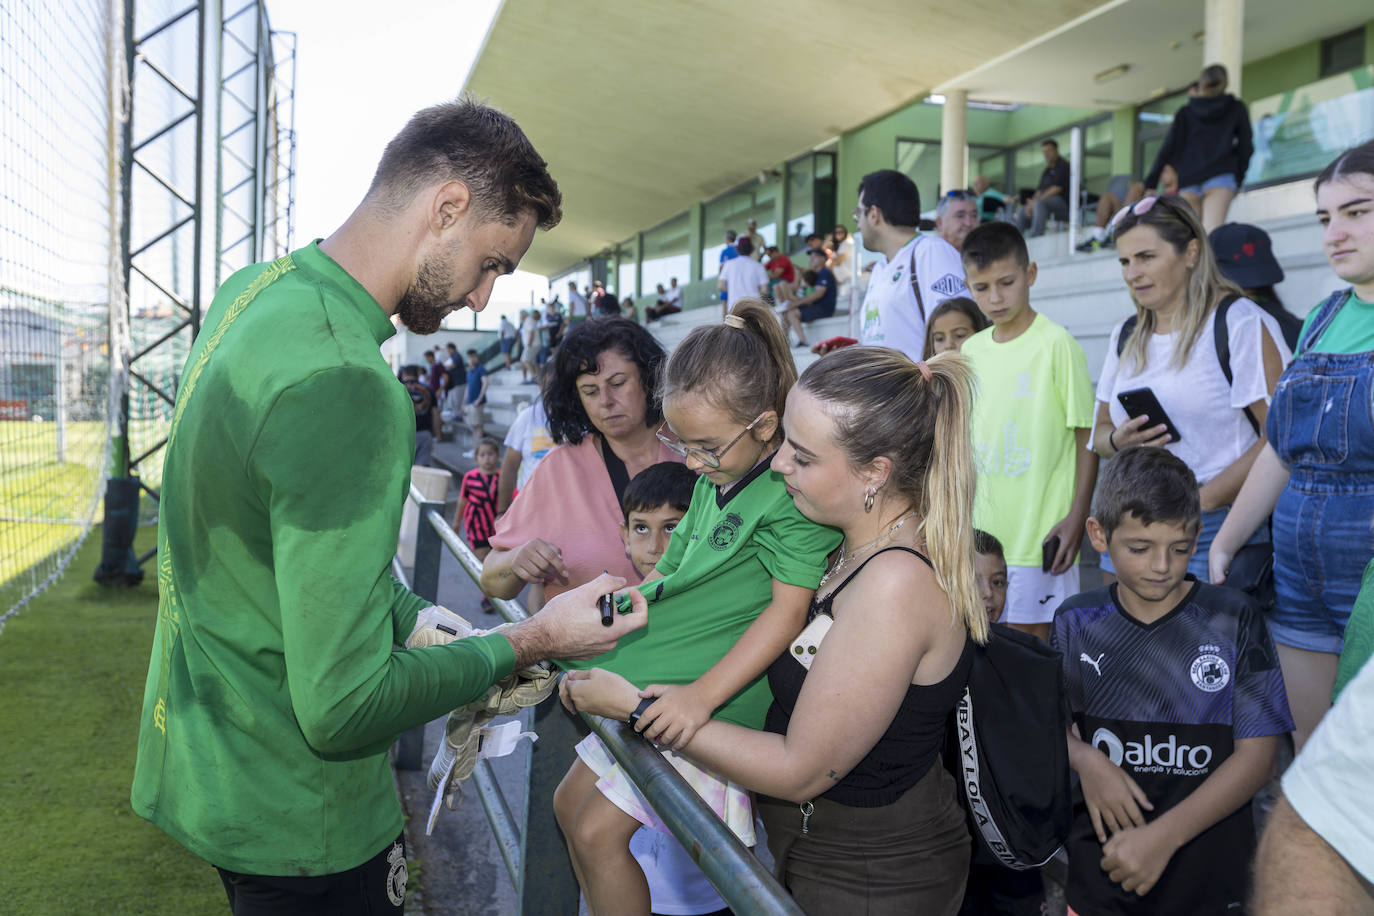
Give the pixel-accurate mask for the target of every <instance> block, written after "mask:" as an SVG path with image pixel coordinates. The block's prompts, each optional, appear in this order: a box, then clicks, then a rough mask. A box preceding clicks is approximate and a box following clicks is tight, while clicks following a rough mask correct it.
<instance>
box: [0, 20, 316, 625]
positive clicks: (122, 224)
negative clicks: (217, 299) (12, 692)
mask: <svg viewBox="0 0 1374 916" xmlns="http://www.w3.org/2000/svg"><path fill="white" fill-rule="evenodd" d="M294 65H295V36H294V35H290V34H288V33H275V32H272V31H271V28H270V26H269V23H268V18H267V12H266V8H265V5H264V3H263V0H227V2H220V0H6V2H5V3H4V4H3V5H0V626H3V624H4V621H5V620H6V619H7V618H8V617H9V616H10V615H11V614H13V613H14V612H15V611H16V610H18V609H19V608H20V607H22V606H23V605H24V604H25V603H26V602H27V601H28V600H29V599H30V598H32V597H33V596H34V595H36V594H37V593H38V592H39V591H41V590H42V588H43V587H44V586H45V585H46V584H47V583H49V582H51V581H52V580H53V579H55V578H56V577H57V576H58V575H60V574H61V573H62V571H63V570H64V569H65V567H66V565H67V563H68V561H69V560H70V558H71V556H72V554H73V553H74V552H75V550H76V548H77V547H78V546H79V545H80V542H81V539H82V538H83V537H84V536H85V534H86V532H87V531H88V530H89V529H90V527H91V524H92V522H93V521H99V520H100V519H101V517H102V510H101V504H102V497H103V495H104V493H105V486H106V484H105V481H106V478H107V477H115V478H127V479H130V480H132V479H135V478H136V479H137V481H138V484H139V485H140V486H141V487H142V489H143V491H144V493H145V494H146V496H145V498H144V499H143V501H142V503H141V505H140V506H139V507H138V511H139V514H140V516H141V517H142V518H143V520H145V521H147V520H150V519H151V518H153V517H155V514H156V501H155V500H156V491H157V489H158V488H159V486H160V483H161V472H162V463H161V462H162V451H161V450H162V445H163V443H164V442H165V438H166V434H167V429H168V427H169V424H170V419H171V413H172V406H173V402H174V400H175V398H176V392H177V389H178V387H179V381H180V373H181V370H182V366H183V364H184V362H185V360H186V355H187V353H188V351H189V348H190V345H191V342H192V340H193V339H194V335H195V334H196V333H197V332H198V331H199V327H200V311H201V308H202V306H203V305H205V304H208V302H209V299H210V296H211V295H212V294H213V292H214V285H215V282H216V281H217V279H218V278H220V277H221V276H227V274H228V273H229V272H231V271H233V270H236V269H238V268H239V267H242V266H245V265H247V264H249V263H252V262H253V261H256V260H259V259H262V258H267V257H274V256H276V255H277V254H279V253H280V252H281V251H284V250H286V249H287V247H288V246H289V244H290V233H291V219H290V217H291V206H292V203H291V198H292V191H293V187H292V184H293V179H294V149H295V138H294V134H293V133H292V130H293V127H294V125H293V121H294V117H293V115H294V93H293V89H292V86H293V84H294ZM126 291H127V294H126ZM112 505H113V503H112ZM102 565H103V564H102Z"/></svg>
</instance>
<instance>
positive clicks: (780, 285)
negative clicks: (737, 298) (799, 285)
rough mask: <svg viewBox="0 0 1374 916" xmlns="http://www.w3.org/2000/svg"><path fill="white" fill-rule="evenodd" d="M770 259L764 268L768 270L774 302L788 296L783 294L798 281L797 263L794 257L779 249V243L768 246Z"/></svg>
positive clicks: (771, 295)
mask: <svg viewBox="0 0 1374 916" xmlns="http://www.w3.org/2000/svg"><path fill="white" fill-rule="evenodd" d="M767 254H768V260H767V261H766V262H764V265H763V269H764V270H766V271H767V272H768V295H769V298H771V299H772V300H773V301H774V302H778V301H781V300H782V299H786V298H788V296H786V295H783V294H782V293H785V292H786V291H788V290H790V289H791V288H792V286H793V285H794V284H795V283H796V282H797V265H795V264H793V263H792V259H791V258H789V257H788V256H787V255H785V254H783V253H782V252H781V251H779V250H778V246H777V245H769V246H768V252H767Z"/></svg>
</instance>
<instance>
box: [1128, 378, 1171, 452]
mask: <svg viewBox="0 0 1374 916" xmlns="http://www.w3.org/2000/svg"><path fill="white" fill-rule="evenodd" d="M1116 399H1117V400H1118V401H1120V402H1121V406H1122V407H1124V408H1126V415H1127V416H1129V417H1133V418H1134V417H1140V416H1146V417H1149V418H1150V419H1149V420H1148V421H1147V422H1146V424H1145V425H1146V426H1158V425H1159V424H1161V423H1163V424H1164V431H1165V432H1166V433H1168V434H1169V441H1170V442H1171V443H1172V442H1178V441H1179V440H1180V439H1182V438H1183V437H1182V436H1180V435H1179V434H1178V427H1177V426H1174V421H1173V420H1170V419H1169V415H1168V414H1167V413H1165V412H1164V407H1163V406H1162V405H1161V404H1160V403H1159V398H1157V397H1155V393H1154V392H1153V391H1151V390H1150V389H1149V388H1132V389H1131V390H1130V391H1123V392H1121V393H1120V394H1118V395H1117V396H1116Z"/></svg>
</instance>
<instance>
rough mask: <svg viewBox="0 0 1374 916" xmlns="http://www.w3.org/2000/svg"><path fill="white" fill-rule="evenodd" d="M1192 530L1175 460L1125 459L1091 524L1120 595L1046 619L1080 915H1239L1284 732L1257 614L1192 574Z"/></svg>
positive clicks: (1140, 452) (1079, 602) (1189, 496)
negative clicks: (1060, 698)
mask: <svg viewBox="0 0 1374 916" xmlns="http://www.w3.org/2000/svg"><path fill="white" fill-rule="evenodd" d="M1200 521H1201V507H1200V505H1199V501H1198V488H1197V481H1196V479H1195V478H1194V477H1193V474H1192V472H1191V471H1189V470H1188V467H1187V466H1186V465H1185V464H1184V463H1183V462H1182V461H1180V460H1179V459H1178V458H1176V457H1174V456H1173V455H1171V454H1170V453H1169V452H1167V451H1165V450H1164V449H1161V448H1132V449H1126V450H1124V451H1122V452H1120V453H1119V454H1118V455H1116V456H1115V457H1114V458H1113V459H1112V460H1111V462H1110V463H1109V464H1108V465H1107V471H1106V473H1105V474H1104V475H1103V476H1102V479H1101V484H1100V488H1099V490H1098V494H1097V501H1096V504H1095V505H1094V508H1093V515H1092V517H1091V518H1089V519H1088V523H1087V530H1088V537H1089V538H1090V539H1091V540H1092V544H1093V547H1095V548H1096V549H1097V550H1098V551H1106V552H1108V553H1110V555H1111V558H1112V563H1113V564H1115V565H1116V569H1117V576H1118V581H1117V584H1115V585H1111V586H1108V587H1106V588H1101V589H1097V590H1095V591H1091V592H1085V593H1083V594H1081V595H1077V596H1075V597H1073V598H1070V599H1069V600H1068V601H1066V602H1064V604H1063V605H1062V606H1061V607H1060V608H1059V610H1058V612H1057V613H1056V614H1055V618H1054V626H1053V630H1052V633H1051V641H1052V644H1053V645H1054V646H1055V647H1056V648H1058V649H1059V651H1060V652H1061V653H1063V659H1064V661H1063V664H1064V685H1065V694H1066V699H1067V701H1068V704H1069V715H1070V719H1071V725H1070V727H1069V735H1068V742H1069V763H1070V765H1071V766H1072V767H1073V769H1074V770H1075V771H1076V772H1077V773H1078V775H1079V777H1080V788H1079V791H1078V792H1077V793H1076V795H1077V797H1076V799H1075V801H1076V805H1075V810H1074V824H1073V829H1072V831H1071V833H1070V837H1069V844H1068V852H1069V885H1068V901H1069V910H1070V912H1071V913H1076V914H1078V916H1096V914H1100V913H1111V914H1147V913H1148V914H1162V913H1168V914H1171V916H1172V914H1180V916H1183V914H1194V913H1196V914H1203V913H1217V914H1223V913H1226V914H1234V913H1239V912H1241V909H1242V906H1243V900H1244V894H1245V887H1246V874H1247V870H1248V867H1249V862H1250V858H1251V855H1252V853H1253V851H1254V845H1255V836H1254V822H1253V820H1252V819H1251V814H1250V799H1251V797H1252V796H1253V795H1254V794H1255V792H1256V791H1257V790H1258V789H1259V788H1260V787H1261V786H1262V785H1264V784H1265V783H1266V782H1267V781H1268V780H1269V778H1270V777H1271V775H1272V773H1273V769H1274V755H1275V751H1276V750H1277V748H1278V742H1279V736H1281V735H1282V734H1284V733H1285V732H1288V731H1291V730H1292V728H1293V719H1292V716H1291V715H1290V714H1289V711H1288V702H1287V699H1286V696H1285V693H1284V688H1283V676H1282V674H1281V673H1280V671H1279V665H1278V657H1277V655H1276V653H1275V651H1274V644H1273V641H1272V640H1271V639H1270V638H1269V631H1268V630H1267V629H1266V627H1265V625H1264V618H1263V617H1262V616H1261V614H1260V611H1259V610H1258V608H1256V607H1255V605H1254V604H1253V603H1252V602H1251V601H1250V599H1249V598H1248V597H1246V596H1245V595H1244V594H1242V593H1241V592H1239V591H1236V590H1233V589H1228V588H1222V587H1218V586H1212V585H1206V584H1203V583H1200V582H1198V581H1197V580H1195V579H1193V578H1192V577H1191V576H1189V575H1187V568H1188V559H1189V557H1191V556H1192V554H1193V550H1194V548H1195V546H1196V542H1197V533H1198V527H1199V524H1200Z"/></svg>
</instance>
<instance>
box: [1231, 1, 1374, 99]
mask: <svg viewBox="0 0 1374 916" xmlns="http://www.w3.org/2000/svg"><path fill="white" fill-rule="evenodd" d="M1364 40H1365V51H1364V62H1365V63H1366V64H1374V19H1371V20H1369V21H1368V22H1366V23H1365V24H1364ZM1320 72H1321V42H1320V41H1309V42H1307V43H1306V44H1301V45H1298V46H1296V47H1292V48H1288V49H1287V50H1284V51H1280V52H1279V53H1277V54H1273V55H1270V56H1269V57H1266V58H1264V59H1263V60H1256V61H1252V62H1250V63H1248V64H1246V65H1245V71H1244V73H1243V75H1242V78H1241V87H1240V88H1241V98H1242V99H1244V101H1245V102H1247V103H1250V102H1254V101H1255V100H1256V99H1263V98H1268V97H1269V96H1271V95H1278V94H1279V93H1281V92H1287V91H1288V90H1290V89H1297V88H1298V87H1299V86H1305V85H1307V84H1308V83H1314V82H1316V81H1317V80H1318V79H1319V74H1320Z"/></svg>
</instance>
